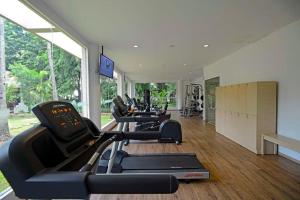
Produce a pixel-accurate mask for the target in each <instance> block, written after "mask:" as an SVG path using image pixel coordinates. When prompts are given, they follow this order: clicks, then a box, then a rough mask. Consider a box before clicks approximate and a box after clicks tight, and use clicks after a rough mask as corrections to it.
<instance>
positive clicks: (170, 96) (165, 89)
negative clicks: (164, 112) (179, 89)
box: [135, 83, 176, 108]
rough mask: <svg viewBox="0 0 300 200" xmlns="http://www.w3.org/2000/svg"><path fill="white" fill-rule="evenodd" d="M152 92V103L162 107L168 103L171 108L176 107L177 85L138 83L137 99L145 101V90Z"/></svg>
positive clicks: (136, 86) (136, 88)
mask: <svg viewBox="0 0 300 200" xmlns="http://www.w3.org/2000/svg"><path fill="white" fill-rule="evenodd" d="M146 89H148V90H150V92H151V103H152V104H153V105H158V106H162V105H164V104H165V103H166V102H168V103H169V107H171V108H172V107H173V108H174V107H176V84H175V83H136V84H135V91H136V98H138V99H141V100H143V98H144V90H146Z"/></svg>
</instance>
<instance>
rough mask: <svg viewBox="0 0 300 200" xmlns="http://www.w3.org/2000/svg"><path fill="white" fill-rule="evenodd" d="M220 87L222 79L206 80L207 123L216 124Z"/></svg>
mask: <svg viewBox="0 0 300 200" xmlns="http://www.w3.org/2000/svg"><path fill="white" fill-rule="evenodd" d="M219 86H220V77H215V78H211V79H208V80H205V119H206V121H207V123H210V124H212V125H215V123H216V87H219Z"/></svg>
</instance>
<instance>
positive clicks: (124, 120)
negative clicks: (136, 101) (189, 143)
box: [112, 98, 182, 149]
mask: <svg viewBox="0 0 300 200" xmlns="http://www.w3.org/2000/svg"><path fill="white" fill-rule="evenodd" d="M113 103H114V106H113V107H112V115H113V117H114V118H115V120H116V122H117V123H118V126H119V127H121V128H120V129H119V130H120V131H121V130H123V131H129V123H133V122H136V123H140V124H139V125H138V128H139V129H138V128H135V132H139V133H140V132H149V133H153V134H156V135H158V137H157V138H156V139H157V140H158V142H164V143H166V142H175V143H176V144H180V143H181V142H182V132H181V125H180V123H179V122H177V121H175V120H170V119H168V117H169V116H167V115H163V116H153V115H149V114H147V113H146V114H145V113H144V112H142V114H141V115H140V112H137V113H138V114H128V113H127V114H124V113H125V111H124V107H123V106H122V105H119V104H120V102H119V101H118V100H117V98H115V99H114V100H113ZM166 117H167V118H166ZM146 127H147V129H146ZM142 128H144V129H146V130H144V129H143V130H140V129H142ZM128 143H129V141H126V142H125V141H124V142H122V143H120V145H121V146H122V145H123V144H125V145H127V144H128ZM119 149H120V148H119Z"/></svg>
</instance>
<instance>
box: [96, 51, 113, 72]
mask: <svg viewBox="0 0 300 200" xmlns="http://www.w3.org/2000/svg"><path fill="white" fill-rule="evenodd" d="M99 73H100V75H103V76H106V77H108V78H113V77H114V61H112V60H111V59H109V58H108V57H106V56H105V55H103V54H101V55H100V59H99Z"/></svg>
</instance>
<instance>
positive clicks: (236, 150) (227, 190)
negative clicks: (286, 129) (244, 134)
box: [92, 115, 300, 200]
mask: <svg viewBox="0 0 300 200" xmlns="http://www.w3.org/2000/svg"><path fill="white" fill-rule="evenodd" d="M173 116H174V115H173ZM177 118H178V120H179V121H180V123H181V125H182V129H183V140H184V142H183V144H182V145H178V146H177V145H175V144H158V143H151V144H149V143H148V144H130V145H129V147H128V148H126V150H127V151H129V152H130V153H160V152H194V153H196V154H197V157H198V158H199V160H200V161H201V162H202V164H203V165H204V166H205V168H207V169H208V170H209V171H210V174H211V178H210V179H209V180H206V181H195V182H192V183H189V184H186V183H181V184H180V186H179V189H178V191H177V192H176V193H175V194H169V195H166V194H164V195H93V196H92V199H93V200H104V199H106V200H110V199H111V200H113V199H116V200H117V199H118V200H119V199H120V200H123V199H128V200H134V199H148V200H156V199H160V200H165V199H166V200H167V199H187V200H192V199H264V200H265V199H279V200H287V199H297V200H300V165H299V164H296V163H294V162H292V161H290V160H288V159H285V158H283V157H280V156H274V155H264V156H258V155H255V154H254V153H252V152H250V151H248V150H247V149H245V148H243V147H241V146H240V145H238V144H236V143H234V142H232V141H231V140H229V139H227V138H225V137H224V136H222V135H220V134H218V133H216V132H215V130H214V127H213V126H211V125H208V124H205V123H204V122H203V121H201V120H200V119H199V118H188V119H185V118H182V117H177Z"/></svg>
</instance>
